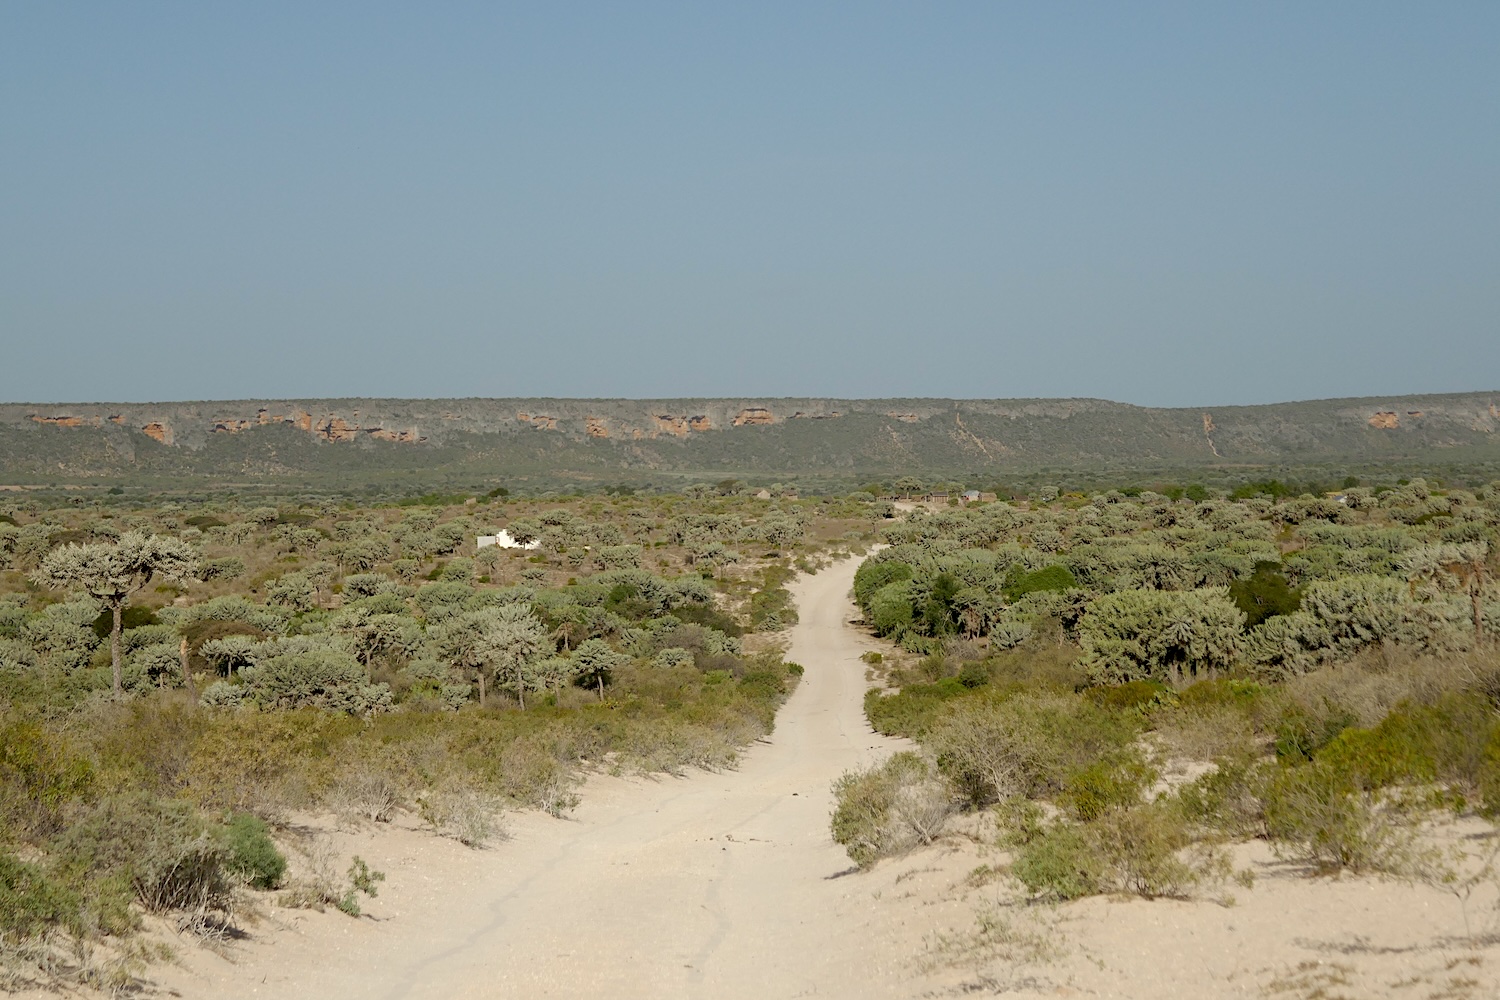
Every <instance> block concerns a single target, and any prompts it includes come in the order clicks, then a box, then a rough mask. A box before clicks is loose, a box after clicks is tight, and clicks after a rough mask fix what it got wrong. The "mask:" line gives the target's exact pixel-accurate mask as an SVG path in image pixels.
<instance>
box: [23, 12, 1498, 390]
mask: <svg viewBox="0 0 1500 1000" xmlns="http://www.w3.org/2000/svg"><path fill="white" fill-rule="evenodd" d="M1490 388H1500V3H1496V2H1494V0H1487V2H1482V3H1458V2H1443V3H1435V4H1425V3H1415V2H1410V3H1403V4H1386V3H1372V2H1368V0H1362V2H1358V3H1330V2H1315V3H1308V2H1296V3H1284V4H1278V3H1265V2H1256V3H1244V4H1239V5H1234V4H1227V3H1202V2H1188V3H1179V4H1146V3H1135V2H1132V3H1118V2H1110V3H1100V4H1078V3H1062V2H1046V3H1035V4H1020V3H998V2H995V3H967V4H949V3H920V4H914V3H902V4H882V3H874V2H860V3H849V4H827V3H808V2H796V3H768V2H757V3H744V4H727V3H712V2H709V3H703V2H700V3H692V4H686V3H684V4H656V3H644V2H631V3H529V4H525V5H519V4H517V5H511V4H503V3H473V4H457V3H446V4H445V3H423V4H416V3H409V4H399V5H398V4H383V3H372V2H362V3H347V4H345V3H334V2H326V0H325V2H317V3H307V2H298V3H285V4H282V3H269V2H262V3H254V4H235V5H231V4H218V3H201V2H182V3H172V4H163V3H149V2H129V3H127V2H123V0H120V2H114V3H105V2H96V3H58V2H52V0H48V2H29V0H8V2H6V3H4V4H3V5H0V400H12V401H14V400H28V401H59V400H93V399H111V400H126V401H134V400H149V399H204V398H226V397H256V396H355V395H360V396H373V395H385V396H467V395H482V396H508V395H563V396H634V397H643V396H689V395H692V396H717V395H734V396H738V395H818V396H914V395H927V396H967V397H1009V396H1101V397H1106V398H1111V399H1119V400H1125V401H1129V402H1136V403H1146V404H1157V405H1179V404H1181V405H1193V404H1199V403H1204V404H1207V403H1213V404H1220V405H1223V404H1229V403H1251V402H1268V401H1273V400H1282V399H1301V398H1314V397H1325V396H1341V395H1365V394H1387V393H1401V392H1440V391H1458V390H1472V389H1490Z"/></svg>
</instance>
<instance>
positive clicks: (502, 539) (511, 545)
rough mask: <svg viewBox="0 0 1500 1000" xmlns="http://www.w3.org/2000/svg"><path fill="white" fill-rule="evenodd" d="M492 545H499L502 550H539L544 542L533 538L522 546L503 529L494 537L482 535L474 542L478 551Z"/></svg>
mask: <svg viewBox="0 0 1500 1000" xmlns="http://www.w3.org/2000/svg"><path fill="white" fill-rule="evenodd" d="M491 545H498V546H500V547H501V548H502V549H539V548H541V547H542V541H541V539H539V538H533V539H532V540H531V541H529V542H527V543H526V544H525V545H522V544H521V543H520V542H518V541H516V540H515V539H514V538H512V537H510V532H508V531H506V530H505V529H504V528H501V529H500V530H499V532H497V533H496V534H493V535H480V536H479V537H478V538H477V539H475V541H474V547H475V548H477V549H483V548H488V547H489V546H491Z"/></svg>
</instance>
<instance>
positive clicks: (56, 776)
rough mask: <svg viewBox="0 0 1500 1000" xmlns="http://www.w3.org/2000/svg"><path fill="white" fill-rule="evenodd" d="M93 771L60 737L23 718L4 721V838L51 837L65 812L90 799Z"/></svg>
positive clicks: (0, 729)
mask: <svg viewBox="0 0 1500 1000" xmlns="http://www.w3.org/2000/svg"><path fill="white" fill-rule="evenodd" d="M93 785H94V769H93V767H92V766H91V765H90V763H89V761H88V759H87V758H86V757H83V756H81V755H79V754H78V753H76V752H75V751H74V749H73V748H72V747H71V746H69V745H68V743H67V741H66V740H65V739H64V738H63V737H62V736H60V735H57V734H54V733H50V732H48V731H46V730H44V729H43V728H42V727H41V725H39V724H37V723H35V722H30V721H23V720H20V719H10V720H0V833H9V834H12V835H15V836H19V837H22V838H26V837H31V836H38V835H39V836H48V835H50V834H52V833H54V832H55V831H57V830H58V829H60V828H61V825H62V820H63V810H64V808H65V807H66V806H67V805H68V804H69V803H70V802H72V801H73V800H75V799H77V798H80V797H82V796H85V795H87V794H88V793H89V792H90V791H91V790H92V788H93Z"/></svg>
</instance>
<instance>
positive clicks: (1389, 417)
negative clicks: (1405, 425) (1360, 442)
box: [1369, 410, 1401, 431]
mask: <svg viewBox="0 0 1500 1000" xmlns="http://www.w3.org/2000/svg"><path fill="white" fill-rule="evenodd" d="M1369 424H1370V426H1371V427H1376V428H1379V429H1380V430H1383V431H1393V430H1395V429H1396V428H1397V427H1400V426H1401V418H1400V417H1398V416H1396V414H1395V413H1394V412H1393V411H1391V410H1381V411H1380V412H1379V413H1377V414H1375V415H1374V416H1373V417H1371V418H1370V419H1369Z"/></svg>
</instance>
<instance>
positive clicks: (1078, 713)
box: [924, 693, 1136, 805]
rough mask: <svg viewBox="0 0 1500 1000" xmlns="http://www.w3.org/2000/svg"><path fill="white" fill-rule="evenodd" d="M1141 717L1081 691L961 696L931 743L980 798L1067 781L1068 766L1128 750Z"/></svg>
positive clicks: (1036, 791)
mask: <svg viewBox="0 0 1500 1000" xmlns="http://www.w3.org/2000/svg"><path fill="white" fill-rule="evenodd" d="M1135 734H1136V723H1135V722H1134V721H1133V720H1131V719H1128V718H1126V717H1125V716H1123V715H1120V714H1113V713H1110V712H1107V711H1105V710H1103V709H1101V708H1099V707H1098V706H1096V705H1094V704H1092V703H1091V702H1089V701H1087V700H1085V699H1083V698H1079V697H1077V696H1074V695H1063V694H1050V693H1040V694H1020V695H1016V696H1014V697H1010V698H1004V697H1000V698H996V697H988V696H976V697H969V698H961V699H957V700H955V701H954V702H952V703H951V705H950V706H945V710H944V712H943V713H942V714H941V716H940V717H939V719H938V721H937V722H936V723H935V724H934V725H933V726H932V728H931V730H930V731H929V732H928V734H927V737H926V739H925V740H924V743H925V744H926V747H927V749H928V750H929V751H931V752H932V753H933V755H934V756H935V757H936V759H937V762H938V766H939V767H940V768H941V770H942V772H943V773H944V775H946V776H947V777H948V779H949V780H950V781H952V782H953V784H954V787H955V788H957V789H958V790H959V791H960V792H961V793H962V794H963V795H965V796H966V797H967V798H968V799H969V800H970V801H971V802H973V803H975V804H976V805H979V804H984V803H986V802H992V801H995V800H1000V799H1006V798H1010V797H1012V796H1017V795H1019V796H1025V797H1031V796H1035V795H1041V794H1045V793H1048V792H1053V791H1056V790H1058V789H1060V788H1061V787H1062V783H1063V781H1064V780H1065V778H1066V777H1067V775H1068V773H1069V772H1070V771H1072V770H1073V769H1075V768H1077V767H1080V766H1084V765H1086V764H1088V763H1090V762H1092V761H1094V760H1097V759H1099V758H1100V757H1105V756H1108V755H1110V754H1112V753H1117V752H1119V751H1122V750H1123V749H1124V748H1125V747H1126V746H1127V745H1129V743H1130V741H1131V740H1132V739H1133V738H1134V736H1135Z"/></svg>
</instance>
